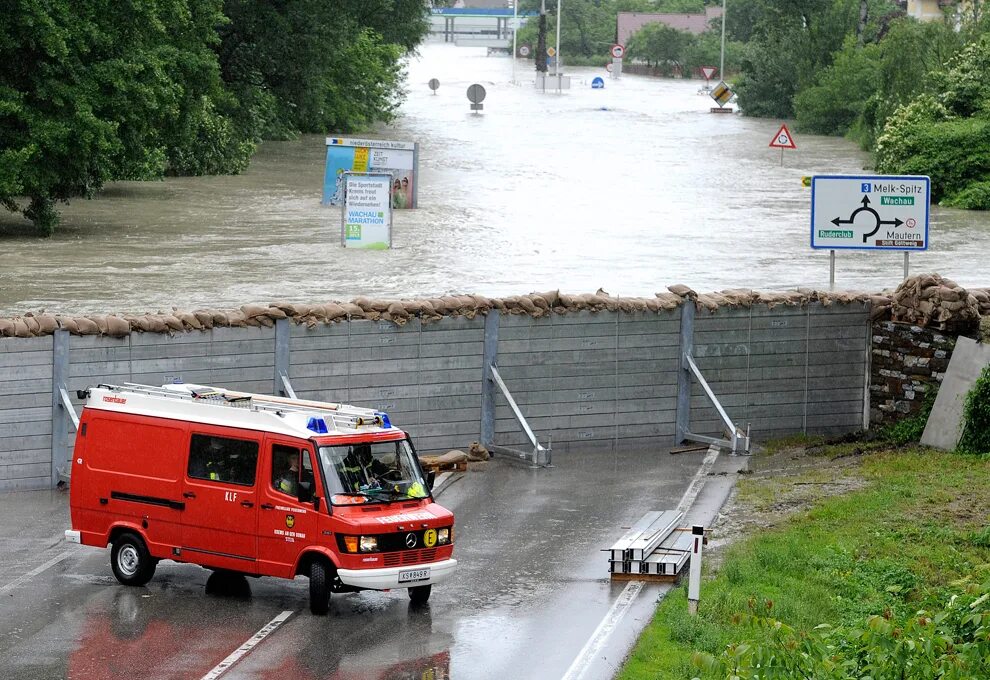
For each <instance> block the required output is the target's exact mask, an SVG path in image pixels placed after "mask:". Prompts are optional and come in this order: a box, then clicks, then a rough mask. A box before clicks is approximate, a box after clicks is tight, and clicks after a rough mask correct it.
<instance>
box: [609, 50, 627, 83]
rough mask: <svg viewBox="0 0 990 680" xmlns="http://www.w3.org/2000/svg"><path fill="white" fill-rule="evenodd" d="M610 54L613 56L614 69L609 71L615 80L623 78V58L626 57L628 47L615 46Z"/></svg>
mask: <svg viewBox="0 0 990 680" xmlns="http://www.w3.org/2000/svg"><path fill="white" fill-rule="evenodd" d="M609 53H610V54H611V55H612V68H611V70H610V71H609V72H610V73H611V74H612V77H613V78H621V77H622V58H623V57H624V56H626V46H625V45H620V44H618V43H617V44H615V45H612V47H611V49H610V50H609Z"/></svg>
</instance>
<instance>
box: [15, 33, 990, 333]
mask: <svg viewBox="0 0 990 680" xmlns="http://www.w3.org/2000/svg"><path fill="white" fill-rule="evenodd" d="M530 68H531V66H530V65H529V64H528V63H524V62H519V68H518V78H519V80H520V83H519V84H515V85H514V84H512V83H511V82H510V78H511V62H510V61H509V60H508V59H505V58H496V57H486V56H485V53H484V50H479V49H474V48H456V47H453V46H452V45H442V44H429V45H425V46H423V47H422V48H421V50H420V54H419V56H417V57H415V58H413V59H411V61H410V63H409V66H408V89H409V97H408V101H407V102H406V103H405V104H404V105H403V107H402V110H401V115H400V117H399V119H398V120H397V121H396V122H395V124H394V125H392V126H390V127H388V128H382V129H380V130H377V131H376V132H375V133H374V134H375V135H377V136H380V137H384V138H388V139H402V140H416V141H419V142H420V144H421V179H420V203H421V206H422V207H421V208H420V209H417V210H410V211H403V212H401V213H400V214H398V216H397V217H396V226H395V243H396V248H395V249H394V250H393V251H391V252H370V253H365V252H355V251H344V250H343V249H342V248H341V247H340V245H339V234H340V212H339V210H338V209H335V208H324V207H321V206H320V205H319V199H320V189H321V183H322V175H323V159H324V151H325V147H324V138H323V137H322V136H315V135H308V136H304V137H302V138H300V139H298V140H294V141H291V142H270V143H266V144H264V145H262V147H261V149H260V151H259V153H258V154H257V156H256V157H255V159H254V161H253V162H252V165H251V167H250V169H249V170H248V171H247V172H246V173H245V174H244V175H241V176H238V177H205V178H170V179H167V180H165V181H163V182H150V183H136V182H122V183H118V184H114V185H112V186H110V187H108V188H107V190H106V191H105V192H104V193H103V194H101V195H100V196H99V197H98V198H97V199H95V200H93V201H85V200H77V201H73V203H72V204H71V205H70V206H68V207H67V208H66V210H65V212H64V225H63V227H62V229H60V231H59V232H58V233H57V234H56V236H55V237H54V238H53V239H49V240H43V241H38V240H36V239H33V238H29V237H24V236H16V235H14V236H10V235H3V236H0V244H2V246H3V248H4V251H5V254H6V258H5V264H4V267H3V268H2V269H0V313H7V314H9V313H18V312H24V311H27V310H29V309H37V308H40V307H44V308H47V309H48V310H49V311H67V312H81V311H104V312H106V311H116V312H147V311H157V310H159V309H161V310H167V309H169V308H170V307H171V306H173V305H176V306H179V307H182V308H196V307H236V306H239V305H241V304H244V303H247V302H267V301H272V300H277V299H284V300H289V301H299V302H312V301H322V300H327V299H351V298H353V297H355V296H358V295H379V296H388V297H411V296H434V295H440V294H444V293H451V292H476V293H481V294H485V295H508V294H518V293H528V292H530V291H533V290H547V289H555V288H561V289H562V290H565V291H569V292H591V291H594V290H596V289H597V288H598V287H599V286H603V287H604V288H605V289H606V290H608V291H609V292H610V293H612V294H613V295H652V294H653V293H654V292H656V291H658V290H663V289H664V288H665V287H666V286H667V285H669V284H672V283H678V282H682V283H687V284H689V285H691V286H693V287H694V288H696V289H698V290H717V289H723V288H735V287H752V288H759V289H764V290H766V289H776V288H788V287H794V286H814V287H819V288H823V287H827V285H828V252H827V251H818V252H814V251H812V250H811V249H810V248H809V245H808V240H809V235H808V231H809V220H810V215H809V213H810V191H809V190H808V189H805V188H803V187H802V185H801V177H802V176H805V175H812V174H816V173H857V174H858V173H862V172H863V171H864V168H865V167H866V166H867V165H868V163H869V158H868V156H867V155H866V154H864V153H862V152H861V151H859V149H858V148H857V147H856V146H855V145H854V144H852V143H851V142H849V141H847V140H845V139H841V138H833V137H816V136H812V135H802V134H800V133H798V134H797V135H796V140H797V144H798V150H797V151H788V152H786V153H785V156H784V166H783V167H781V166H780V159H779V152H778V151H777V150H775V149H770V148H768V146H767V145H768V143H769V140H770V139H771V137H772V136H773V134H774V132H776V130H777V128H778V127H779V124H780V121H776V120H756V119H748V118H743V117H741V116H738V115H733V116H716V115H712V114H710V113H708V109H709V107H710V106H711V103H712V102H711V100H709V99H708V98H707V97H705V96H700V95H698V93H697V89H698V83H697V81H680V80H671V79H666V80H661V79H651V78H646V77H640V76H631V75H625V76H623V78H622V79H621V80H618V81H616V80H611V79H609V78H606V87H605V89H602V90H592V89H591V87H590V81H591V79H592V78H593V77H595V76H597V75H606V74H605V73H604V71H603V70H602V69H594V68H575V69H569V70H570V72H571V73H572V74H573V76H574V88H573V89H572V90H571V91H569V92H567V93H565V94H563V95H556V94H542V93H538V92H536V91H535V90H534V89H533V87H532V85H531V79H532V75H531V71H530ZM432 77H436V78H438V79H439V80H440V83H441V85H440V89H439V90H438V94H437V95H436V96H433V95H432V94H431V93H430V90H429V88H428V87H427V86H426V82H427V81H428V80H429V79H430V78H432ZM473 82H478V83H481V84H482V85H484V86H485V88H486V89H487V91H488V96H487V98H486V100H485V111H484V114H483V115H473V114H471V113H470V112H469V110H468V101H467V99H466V97H465V90H466V88H467V86H468V85H470V84H471V83H473ZM17 224H18V221H17V219H16V218H13V217H12V216H10V215H9V214H7V213H2V214H0V225H2V226H4V227H7V228H9V227H10V226H11V225H14V226H16V225H17ZM930 242H931V250H930V251H929V252H925V253H914V254H912V257H911V267H912V270H913V271H915V272H919V271H938V272H939V273H941V274H943V275H946V276H949V277H951V278H953V279H955V280H956V281H957V282H959V283H961V284H963V285H987V283H988V279H990V262H988V259H987V257H986V253H987V252H990V215H988V214H987V213H980V212H966V211H959V210H950V209H943V208H939V207H937V206H936V207H933V209H932V228H931V236H930ZM901 273H902V256H901V254H900V253H841V254H840V255H839V258H838V265H837V286H838V287H839V288H855V289H870V290H879V289H882V288H885V287H893V286H896V285H897V283H898V282H899V281H900V278H901Z"/></svg>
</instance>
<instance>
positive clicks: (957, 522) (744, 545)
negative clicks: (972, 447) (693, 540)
mask: <svg viewBox="0 0 990 680" xmlns="http://www.w3.org/2000/svg"><path fill="white" fill-rule="evenodd" d="M778 449H779V450H778V451H776V452H775V453H773V455H772V456H771V457H770V458H769V459H768V460H770V461H773V462H764V463H763V464H762V465H761V464H760V460H759V459H754V461H753V462H754V463H756V465H754V469H755V470H756V472H755V473H754V474H753V475H752V476H751V477H750V478H748V479H744V480H742V481H741V482H740V483H739V487H738V494H737V497H736V499H735V500H734V501H733V503H732V505H731V506H730V507H728V508H726V511H725V513H724V516H725V517H726V519H727V520H728V521H729V523H730V524H732V525H734V526H735V530H736V531H741V533H742V534H743V537H741V538H740V539H739V540H737V541H735V542H734V543H732V544H731V545H729V546H728V547H726V548H724V550H721V551H719V552H720V553H721V554H718V555H715V556H714V557H715V558H716V559H709V560H708V565H707V567H706V570H705V571H706V577H705V578H706V580H705V581H704V582H703V584H702V587H701V601H700V607H699V613H698V616H696V617H692V616H689V615H688V614H687V603H686V583H684V584H682V585H681V586H680V587H678V588H676V589H675V590H674V591H673V592H671V593H670V594H669V595H668V596H667V597H666V598H665V599H664V601H663V602H662V603H661V604H660V605H659V606H658V609H657V612H656V615H655V617H654V620H653V621H652V623H651V624H650V625H649V626H648V628H647V629H646V631H645V632H644V634H643V635H642V637H641V638H640V640H639V643H638V645H637V646H636V648H635V649H634V651H633V652H632V654H631V656H630V658H629V659H628V660H627V662H626V665H625V667H624V669H623V671H622V672H621V673H620V675H619V676H618V677H619V678H621V679H622V680H640V679H641V678H651V679H655V678H678V679H680V678H691V677H701V678H729V677H733V678H756V677H759V678H792V677H806V678H845V677H866V676H869V677H872V678H874V679H875V680H880V679H882V678H902V677H911V678H935V677H944V678H957V677H958V678H965V677H988V674H990V667H988V666H987V664H988V661H987V659H988V658H990V657H988V652H990V643H988V639H990V636H988V631H990V626H988V624H990V606H988V604H987V602H988V600H990V597H988V593H990V589H988V584H990V568H988V562H990V529H988V528H987V509H988V508H990V460H988V459H987V457H985V456H984V457H980V456H970V455H960V454H953V453H945V452H940V451H935V450H930V449H925V448H922V447H918V446H911V447H909V448H896V447H893V446H892V445H891V444H889V443H885V442H871V443H861V442H859V443H858V442H851V443H844V444H838V445H834V446H827V445H815V446H810V447H809V446H808V445H807V443H797V445H795V446H781V447H778ZM822 456H824V457H826V458H829V459H831V461H832V462H830V463H829V464H828V465H825V466H818V467H815V468H814V469H812V470H811V471H810V472H809V471H807V470H806V469H804V467H803V464H805V463H808V462H809V461H815V460H819V461H820V460H822V458H821V457H822ZM795 458H797V459H798V465H797V466H794V460H795ZM777 464H780V465H782V466H783V467H784V468H785V469H783V470H772V471H766V472H764V473H761V471H760V468H761V467H762V468H764V469H766V468H767V467H771V468H772V467H775V466H776V465H777ZM787 467H792V469H791V470H790V471H788V470H787V469H786V468H787ZM832 494H838V495H832ZM722 530H723V531H724V530H726V529H725V528H723V529H722ZM727 530H728V531H733V529H732V527H729V528H728V529H727ZM714 531H715V535H716V538H717V539H718V540H722V539H724V538H725V536H721V535H720V528H719V527H716V528H715V530H714ZM710 557H712V555H710ZM716 562H717V565H715V566H713V564H714V563H716ZM902 672H903V673H904V674H902ZM939 672H944V675H939V674H938V673H939ZM757 673H759V675H757Z"/></svg>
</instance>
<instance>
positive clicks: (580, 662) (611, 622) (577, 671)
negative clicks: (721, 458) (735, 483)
mask: <svg viewBox="0 0 990 680" xmlns="http://www.w3.org/2000/svg"><path fill="white" fill-rule="evenodd" d="M718 453H719V450H718V448H716V447H714V446H711V447H709V448H708V455H706V456H705V459H704V460H703V461H701V466H700V467H699V468H698V471H697V472H695V473H694V477H693V478H692V479H691V483H690V484H689V485H688V488H687V490H686V491H685V492H684V495H683V496H682V497H681V502H680V503H678V504H677V511H678V512H687V510H688V508H690V507H691V505H692V504H693V503H694V501H695V500H696V499H697V498H698V494H699V493H701V488H702V487H703V486H704V485H705V477H707V476H708V473H709V472H711V469H712V466H713V465H715V460H716V459H717V458H718ZM642 590H643V581H630V582H629V583H628V584H627V585H626V587H625V588H623V589H622V592H621V593H619V597H618V598H616V600H615V602H614V603H613V604H612V608H611V609H609V610H608V613H607V614H605V618H603V619H602V621H601V623H599V624H598V628H596V629H595V632H594V633H592V634H591V637H590V638H589V639H588V641H587V642H586V643H585V644H584V647H582V648H581V652H580V653H579V654H578V655H577V658H576V659H574V663H572V664H571V667H570V668H568V669H567V672H566V673H565V674H564V676H563V677H562V678H561V680H578V679H579V678H581V677H583V676H584V674H585V673H586V672H587V670H588V668H589V667H590V665H591V662H592V660H593V659H594V658H595V657H596V656H597V655H598V654H599V652H601V650H602V648H603V647H604V646H605V643H606V642H607V641H608V638H609V636H610V635H611V634H612V632H613V631H614V630H615V628H616V626H618V624H619V622H620V621H621V620H622V617H623V616H625V615H626V612H627V611H629V608H630V607H632V605H633V602H635V601H636V596H637V595H639V593H640V591H642ZM661 595H663V593H661Z"/></svg>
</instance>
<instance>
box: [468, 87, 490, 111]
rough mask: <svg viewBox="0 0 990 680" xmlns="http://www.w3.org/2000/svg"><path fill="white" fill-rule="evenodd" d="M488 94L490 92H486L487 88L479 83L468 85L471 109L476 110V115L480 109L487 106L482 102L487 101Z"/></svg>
mask: <svg viewBox="0 0 990 680" xmlns="http://www.w3.org/2000/svg"><path fill="white" fill-rule="evenodd" d="M487 95H488V93H487V92H485V88H484V87H483V86H481V85H478V84H477V83H475V84H474V85H470V86H468V89H467V98H468V101H469V102H471V110H472V111H474V113H475V115H477V114H478V111H481V110H482V109H484V108H485V105H484V104H482V103H481V102H483V101H485V97H486V96H487Z"/></svg>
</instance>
